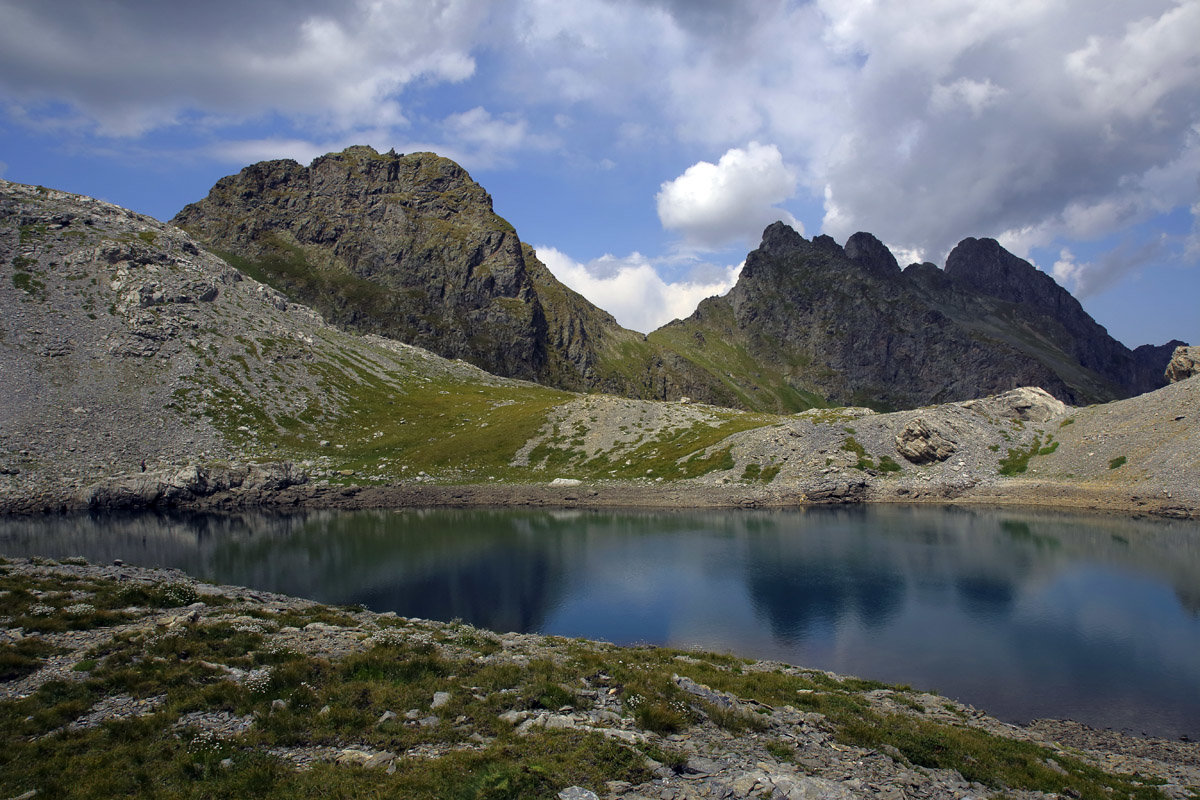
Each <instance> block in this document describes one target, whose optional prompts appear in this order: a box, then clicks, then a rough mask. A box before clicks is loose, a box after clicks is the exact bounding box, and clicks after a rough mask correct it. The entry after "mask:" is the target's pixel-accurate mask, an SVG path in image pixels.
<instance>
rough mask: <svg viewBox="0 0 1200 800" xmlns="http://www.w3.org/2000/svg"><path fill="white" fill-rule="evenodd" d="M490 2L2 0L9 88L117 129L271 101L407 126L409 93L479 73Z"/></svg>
mask: <svg viewBox="0 0 1200 800" xmlns="http://www.w3.org/2000/svg"><path fill="white" fill-rule="evenodd" d="M488 18H489V14H488V4H487V3H486V2H484V1H483V0H355V2H346V3H342V2H336V1H335V0H299V2H285V0H263V2H254V3H245V2H240V0H210V2H205V3H146V2H139V1H138V0H112V2H106V3H93V2H88V0H64V1H63V2H56V3H41V2H21V0H4V2H0V90H2V91H3V92H4V93H5V94H7V95H9V96H10V97H15V98H19V99H20V101H21V102H22V103H26V104H36V103H38V102H41V101H52V102H53V103H65V104H67V105H68V106H70V107H71V108H72V109H74V110H76V111H78V112H79V113H82V114H84V115H85V116H86V117H88V118H89V119H91V120H94V121H95V123H96V124H97V125H98V126H99V129H100V131H101V132H103V133H105V134H107V135H112V136H135V135H139V134H141V133H144V132H146V131H148V130H152V129H154V128H159V127H162V126H168V125H173V124H177V123H179V122H181V121H183V120H184V119H190V117H189V116H188V115H192V114H200V115H201V116H202V117H205V116H214V117H218V118H219V117H224V116H231V117H234V118H243V117H247V116H256V115H259V114H262V113H264V112H266V111H269V110H274V111H278V112H282V113H285V114H294V115H303V116H307V117H310V118H311V119H312V120H313V121H314V124H319V125H326V126H329V127H331V128H333V129H348V128H357V127H362V126H367V127H371V126H380V125H382V126H398V125H402V124H404V122H405V120H406V117H405V114H404V110H403V108H402V107H401V105H400V103H399V101H398V100H397V93H398V92H399V91H400V90H401V89H402V88H403V87H405V86H407V85H408V84H410V83H412V82H413V81H416V80H418V79H425V80H431V81H461V80H464V79H466V78H468V77H469V76H471V75H472V74H473V72H474V70H475V61H474V58H473V57H472V55H471V53H470V49H471V47H472V46H473V45H474V44H475V43H476V41H477V39H478V30H479V28H480V26H481V25H482V24H483V23H484V22H485V21H486V20H487V19H488Z"/></svg>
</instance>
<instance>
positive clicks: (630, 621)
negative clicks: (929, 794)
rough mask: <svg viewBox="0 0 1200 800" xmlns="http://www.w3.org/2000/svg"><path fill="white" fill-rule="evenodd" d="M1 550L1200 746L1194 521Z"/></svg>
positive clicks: (408, 531) (812, 512) (157, 528)
mask: <svg viewBox="0 0 1200 800" xmlns="http://www.w3.org/2000/svg"><path fill="white" fill-rule="evenodd" d="M0 554H4V555H11V556H31V555H40V556H46V557H50V558H57V559H61V558H65V557H68V556H75V555H81V556H84V557H85V558H88V559H89V560H92V561H99V562H106V561H111V560H112V559H116V558H120V559H123V560H124V561H125V562H126V563H130V564H139V565H145V566H165V567H178V568H180V569H182V570H184V571H185V572H187V573H189V574H191V575H195V576H197V577H200V578H204V579H209V580H214V581H218V582H222V583H233V584H238V585H244V586H251V587H255V588H261V589H268V590H271V591H276V592H284V593H287V594H292V595H298V596H301V597H309V598H313V599H315V600H320V601H322V602H327V603H336V604H362V605H364V606H367V607H368V608H370V609H372V610H375V611H395V612H396V613H398V614H400V615H403V616H410V617H426V618H432V619H441V620H450V619H454V618H460V619H462V620H464V621H467V622H470V623H472V624H474V625H478V626H480V627H485V628H490V629H493V630H498V631H521V632H538V633H549V634H558V635H562V636H571V637H575V636H578V637H586V638H590V639H602V640H607V641H611V642H616V643H621V644H625V643H652V644H662V645H670V646H672V647H680V648H693V647H696V648H702V649H706V650H716V651H721V652H724V651H732V652H734V653H737V654H738V655H743V656H747V657H751V658H769V659H778V660H781V661H786V662H789V663H793V664H798V665H802V666H806V667H815V668H819V669H827V670H832V671H834V672H839V673H843V674H850V675H857V676H860V677H864V678H874V679H878V680H882V681H887V682H890V683H905V684H910V685H912V686H913V687H914V688H920V689H929V690H937V691H939V692H941V693H942V694H944V695H947V696H950V697H954V698H956V699H959V700H962V701H964V702H968V703H971V704H973V705H975V706H977V707H979V708H982V709H984V710H986V711H988V712H989V713H991V714H993V715H995V716H998V717H1000V718H1001V719H1006V720H1010V721H1015V722H1023V721H1028V720H1030V719H1034V718H1038V717H1059V718H1070V719H1075V720H1078V721H1080V722H1084V723H1086V724H1089V725H1092V726H1094V727H1112V728H1117V729H1124V730H1130V731H1133V732H1135V733H1143V732H1145V733H1149V734H1152V735H1158V736H1167V737H1172V738H1174V737H1178V736H1183V735H1187V736H1189V737H1190V738H1192V739H1197V738H1200V523H1196V522H1183V521H1160V520H1138V519H1129V518H1121V517H1112V516H1081V515H1068V514H1058V513H1050V512H1045V513H1032V512H1024V511H1007V510H981V509H974V510H968V509H961V508H951V509H943V508H928V507H902V506H896V507H892V506H867V507H851V508H811V509H805V510H789V511H721V512H710V511H705V512H688V511H671V512H667V511H663V512H643V511H627V512H612V511H573V510H572V511H551V510H541V509H539V510H510V509H496V510H448V509H440V510H412V509H405V510H388V511H363V512H332V511H330V512H324V511H321V512H307V513H301V514H295V515H289V516H271V515H260V514H244V515H236V516H216V515H153V514H140V515H108V516H78V517H44V518H5V519H0Z"/></svg>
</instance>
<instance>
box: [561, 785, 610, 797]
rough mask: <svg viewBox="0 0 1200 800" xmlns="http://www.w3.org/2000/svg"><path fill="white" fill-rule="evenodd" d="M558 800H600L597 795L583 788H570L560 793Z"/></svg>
mask: <svg viewBox="0 0 1200 800" xmlns="http://www.w3.org/2000/svg"><path fill="white" fill-rule="evenodd" d="M558 800H600V798H599V797H597V796H596V793H595V792H593V791H592V790H590V789H584V788H583V787H582V786H568V787H567V788H566V789H563V790H562V791H561V792H559V793H558Z"/></svg>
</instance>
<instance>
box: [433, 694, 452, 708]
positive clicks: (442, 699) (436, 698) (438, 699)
mask: <svg viewBox="0 0 1200 800" xmlns="http://www.w3.org/2000/svg"><path fill="white" fill-rule="evenodd" d="M449 702H450V693H449V692H434V693H433V702H432V703H430V704H429V707H430V708H441V707H442V706H444V705H446V704H447V703H449Z"/></svg>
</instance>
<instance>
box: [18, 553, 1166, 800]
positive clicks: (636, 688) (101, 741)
mask: <svg viewBox="0 0 1200 800" xmlns="http://www.w3.org/2000/svg"><path fill="white" fill-rule="evenodd" d="M0 581H3V586H4V591H5V592H6V593H5V594H3V595H0V603H2V604H3V608H0V613H3V614H5V615H7V614H9V613H10V612H11V611H12V610H14V609H15V610H21V609H22V608H24V607H26V606H28V605H29V604H30V603H31V602H45V601H57V600H62V599H72V600H78V599H79V596H80V594H81V593H87V594H89V595H90V597H91V598H92V599H93V600H94V602H96V603H97V604H99V605H105V604H106V603H117V602H120V600H121V598H122V597H123V596H124V597H128V596H129V591H128V590H124V589H122V587H121V586H120V585H119V584H116V583H109V582H106V581H91V580H78V579H76V580H71V579H62V580H58V579H30V578H22V577H18V576H14V575H10V574H8V573H7V571H5V572H3V573H0ZM172 586H175V584H160V585H158V587H157V588H156V587H153V586H152V587H150V588H149V589H139V590H138V591H139V592H144V595H145V597H144V599H147V600H153V599H155V598H157V600H158V601H159V602H163V603H167V602H171V601H172V598H175V597H177V594H176V593H174V592H172V591H170V589H171V587H172ZM230 610H231V611H234V612H235V613H238V614H241V613H242V612H243V611H256V610H258V611H261V609H256V608H254V607H251V608H249V609H240V608H234V609H230ZM292 613H293V615H294V616H288V617H283V616H280V617H279V618H278V619H276V620H275V621H271V617H272V615H269V614H265V613H260V614H252V615H251V616H259V617H261V618H262V620H263V621H262V625H261V626H260V627H263V628H265V629H267V630H271V629H274V628H276V627H278V626H279V625H281V624H283V623H287V624H297V625H298V624H300V623H302V622H304V621H305V620H313V621H318V620H331V621H334V622H331V623H329V624H335V623H337V624H350V623H352V622H353V619H352V618H351V617H349V616H348V613H347V612H346V611H344V610H340V609H334V608H328V607H323V606H312V607H306V608H303V609H299V610H298V611H295V612H292ZM380 622H382V623H384V624H385V625H386V626H387V627H384V628H382V629H379V630H378V632H377V633H375V635H374V638H373V639H372V640H370V641H366V642H362V643H361V644H360V645H359V648H358V649H357V650H355V651H353V652H351V653H350V654H349V655H347V656H346V657H344V658H342V659H341V660H334V661H331V660H327V659H325V658H322V657H316V656H311V655H306V654H303V653H297V652H292V651H289V650H285V649H280V648H278V647H274V646H270V644H269V639H268V638H267V636H266V635H264V634H263V633H260V632H257V631H255V630H249V629H245V626H243V625H240V624H239V625H234V624H232V623H230V622H223V621H206V622H201V623H199V624H193V625H186V626H183V627H180V628H172V629H165V628H158V629H152V628H151V629H140V630H132V631H129V632H126V633H123V634H119V635H114V636H112V637H111V638H110V639H108V640H107V641H103V642H102V643H101V644H99V645H97V646H96V647H94V648H93V649H92V650H91V651H90V652H89V653H87V654H86V656H85V657H84V659H83V660H82V661H81V662H80V667H84V666H85V665H86V669H80V670H79V671H77V673H76V674H77V675H78V676H79V679H78V680H76V681H70V682H68V681H49V682H47V683H45V684H43V685H42V686H41V687H40V688H38V689H37V690H36V691H35V692H33V693H32V694H30V695H28V696H25V697H16V698H11V699H8V700H4V701H0V796H3V797H14V796H18V795H21V794H23V793H25V792H27V791H29V790H30V789H34V788H36V789H37V790H38V794H39V796H46V797H62V798H68V799H72V800H73V799H74V798H102V797H113V796H137V797H148V798H176V797H183V798H236V797H251V796H252V797H265V798H291V797H300V798H318V797H343V798H358V797H364V798H365V797H406V798H410V797H411V798H510V797H512V798H553V797H554V796H555V795H556V793H557V792H558V791H559V790H561V789H562V788H563V787H564V786H570V785H579V786H584V787H588V788H591V789H592V790H594V791H597V792H601V791H603V789H604V785H605V783H606V782H607V781H612V780H624V781H628V782H630V783H633V784H637V783H640V782H642V781H645V780H648V779H649V778H651V777H652V776H651V774H650V772H649V770H648V769H647V766H646V763H645V759H646V758H651V759H653V760H654V761H656V762H658V763H661V764H665V765H666V766H668V767H670V768H674V769H681V768H682V767H683V765H684V764H685V763H686V761H687V756H686V754H684V753H682V752H681V751H679V750H677V749H675V748H674V747H672V746H671V745H670V744H669V743H668V742H665V741H663V740H657V741H649V742H644V743H641V744H636V745H630V744H627V743H623V742H619V741H614V740H611V739H607V738H604V737H601V736H599V735H597V734H593V733H587V732H581V731H577V730H542V729H535V730H534V731H532V732H531V733H530V734H529V735H527V736H517V735H516V734H515V731H514V729H513V726H512V725H510V724H509V723H506V722H504V721H502V720H500V719H499V715H500V714H501V713H503V712H504V711H507V710H510V709H517V710H520V709H527V710H530V711H537V710H550V711H552V712H553V711H558V710H559V709H562V708H567V709H572V710H580V711H587V710H588V708H589V706H590V703H591V699H590V697H589V696H585V695H583V694H581V693H580V692H579V689H580V688H581V687H583V686H584V685H585V684H586V685H589V686H592V687H595V688H598V689H600V690H601V691H603V692H606V693H612V695H615V697H617V698H618V699H619V701H620V703H621V705H622V707H623V708H624V711H625V713H626V714H628V715H631V716H632V717H633V718H634V719H635V720H636V721H637V723H638V724H639V725H640V726H641V727H642V728H643V729H647V730H651V731H654V732H656V733H659V734H661V735H664V736H669V735H672V734H674V733H682V732H686V731H688V730H689V729H690V728H692V727H694V726H696V725H701V724H704V725H716V726H718V727H720V728H721V729H723V730H725V731H727V732H728V733H730V734H732V735H734V736H747V735H749V734H751V733H755V734H758V735H760V736H761V737H762V738H763V740H764V742H765V744H764V747H765V749H766V752H767V753H768V754H769V755H770V756H771V757H773V758H775V759H777V760H780V761H791V760H794V759H795V758H796V751H795V750H794V748H793V747H792V746H791V745H789V744H787V743H785V742H783V741H781V740H779V739H778V738H776V737H775V735H774V734H773V733H772V732H777V731H779V728H778V727H777V723H776V714H775V712H774V709H780V708H783V707H784V706H792V707H794V708H796V709H798V710H800V711H813V712H818V713H820V714H822V715H824V722H823V723H822V725H823V726H824V727H826V728H828V729H829V730H830V731H831V732H832V733H833V735H834V736H835V738H836V740H837V741H838V742H840V743H842V744H843V745H854V746H859V747H866V748H870V749H874V750H879V749H882V748H885V747H887V748H895V751H896V752H898V754H899V757H900V758H901V759H904V760H906V761H908V762H910V763H912V764H915V765H919V766H923V767H931V768H939V769H953V770H957V771H959V772H960V773H961V774H962V775H963V776H964V778H966V779H967V780H970V781H978V782H980V783H982V784H984V785H985V786H987V787H989V788H991V789H993V790H994V791H997V792H1005V791H1006V790H1023V791H1041V792H1046V793H1058V794H1063V795H1067V796H1071V797H1077V798H1080V800H1114V799H1115V800H1162V795H1161V793H1160V792H1159V791H1158V790H1157V789H1156V788H1155V787H1154V786H1153V785H1150V784H1152V783H1153V782H1152V781H1149V780H1146V779H1138V780H1137V781H1136V782H1135V780H1134V779H1133V778H1129V777H1124V776H1117V775H1111V774H1107V773H1104V772H1101V771H1099V770H1097V769H1095V768H1092V767H1089V766H1087V765H1085V764H1083V763H1082V762H1080V761H1078V760H1076V759H1073V758H1072V757H1070V756H1068V755H1064V754H1061V753H1056V752H1052V751H1050V750H1047V749H1045V748H1042V747H1039V746H1036V745H1032V744H1029V743H1027V742H1022V741H1016V740H1011V739H1005V738H1003V737H998V736H994V735H992V734H988V733H986V732H984V731H981V730H977V729H974V728H969V727H967V726H965V725H964V724H959V723H947V722H945V721H937V720H934V719H927V718H926V717H924V716H923V715H921V714H918V713H911V714H910V713H908V712H904V713H882V712H880V711H878V710H874V709H873V708H872V706H871V704H870V702H869V701H868V699H867V698H866V697H865V696H864V693H866V692H872V691H876V690H878V689H883V688H889V687H886V686H885V685H884V684H881V683H878V682H875V681H864V680H858V679H854V678H846V679H841V678H837V677H833V676H830V675H826V674H825V673H822V672H806V671H801V670H796V669H794V668H787V669H784V668H775V669H770V670H766V669H762V668H761V667H759V666H758V665H755V664H753V663H752V662H748V661H745V660H743V659H739V658H737V657H735V656H732V655H728V654H725V655H722V654H715V653H703V652H694V651H688V652H683V651H678V650H672V649H669V648H657V647H629V648H619V647H615V646H612V645H605V644H598V643H590V642H583V641H580V640H570V641H568V640H561V639H559V640H555V639H548V640H547V644H548V645H550V646H553V647H554V648H555V649H554V651H553V653H552V654H548V656H547V657H539V658H532V659H530V660H528V662H527V663H522V664H518V663H514V662H511V661H489V660H486V659H482V658H480V657H479V656H480V655H481V654H482V653H484V652H494V651H495V649H496V648H498V644H497V643H496V641H495V637H493V636H492V635H491V634H489V633H487V632H484V631H477V630H476V629H474V628H471V627H470V626H465V625H461V624H457V623H450V624H437V623H417V625H416V627H415V628H414V627H413V625H412V624H411V623H407V622H405V621H403V620H399V619H391V620H387V619H383V620H380ZM414 634H420V635H421V637H422V638H429V637H432V638H434V639H436V640H438V641H442V642H446V643H448V644H453V645H454V647H456V648H466V652H465V653H463V652H462V651H459V650H455V651H453V652H456V653H459V655H453V656H452V655H449V652H450V651H447V650H444V649H439V648H438V647H436V646H434V645H433V644H431V643H430V642H429V641H421V639H420V638H418V637H417V636H414ZM57 652H60V651H59V650H58V649H56V648H53V647H51V646H49V645H47V644H46V643H45V642H44V641H42V640H40V639H38V638H37V637H32V636H29V637H27V638H26V639H24V640H22V641H21V642H19V643H17V644H16V645H14V646H5V647H4V648H0V668H3V669H4V670H7V671H6V672H2V673H0V675H3V676H6V677H5V679H11V678H10V677H8V676H12V675H17V676H19V675H24V674H28V673H29V672H30V671H32V669H35V668H36V666H37V665H38V664H40V663H43V662H44V661H45V659H47V658H49V657H50V656H52V655H54V654H55V653H57ZM217 665H224V666H225V667H227V668H234V669H239V670H243V671H244V672H248V673H249V674H251V675H255V676H257V677H256V678H255V679H254V680H249V679H247V680H245V681H244V682H242V683H235V682H234V681H231V680H229V679H228V678H227V675H228V673H227V671H226V670H225V669H223V668H222V667H221V666H217ZM677 674H678V675H684V676H687V677H689V678H691V679H692V680H693V681H695V682H697V683H700V684H703V685H705V686H708V687H711V688H712V689H713V690H715V691H717V692H722V693H726V694H727V695H729V696H732V697H734V698H737V700H736V702H734V703H732V704H730V703H727V702H724V701H722V702H721V703H714V702H709V701H707V700H701V699H700V698H699V697H697V696H696V695H693V694H691V693H689V692H687V691H685V690H684V689H682V688H681V687H680V685H679V684H678V683H677V681H676V680H675V679H674V677H673V676H674V675H677ZM890 688H891V690H892V692H893V694H892V697H893V699H894V700H895V701H896V703H897V704H898V705H899V706H901V707H903V708H910V709H917V708H920V707H921V706H920V704H918V703H917V702H916V701H915V700H914V699H912V697H911V696H910V691H911V690H909V689H908V688H907V687H890ZM438 691H445V692H448V693H449V696H450V700H449V702H448V703H447V704H446V705H445V706H442V707H441V708H439V709H436V710H434V709H431V707H430V705H431V699H432V697H433V694H434V692H438ZM118 694H125V695H131V696H133V697H136V698H151V697H154V698H162V701H161V704H160V705H159V706H158V707H157V709H156V710H155V711H153V712H152V713H149V714H147V715H146V716H143V717H139V718H134V719H127V720H123V721H110V722H106V723H104V724H102V725H100V726H98V727H94V728H87V729H80V730H69V729H65V728H64V726H65V725H67V724H68V723H70V722H71V721H72V720H76V719H78V718H79V717H80V716H81V715H83V714H84V713H86V712H87V711H88V709H89V708H91V707H92V706H93V705H94V704H95V703H96V702H97V701H98V700H100V699H101V698H105V697H111V696H114V695H118ZM610 696H611V695H610ZM275 700H284V701H285V702H286V707H284V708H282V709H278V708H272V702H273V701H275ZM325 706H329V707H330V711H329V712H327V713H321V712H320V709H322V708H324V707H325ZM947 707H948V708H949V709H950V710H951V711H953V712H955V713H956V714H957V713H958V708H957V706H955V705H953V704H947ZM407 709H415V710H416V711H417V713H418V715H422V716H423V715H432V716H434V717H436V718H437V721H436V723H435V724H432V725H414V724H406V720H405V718H404V716H403V712H404V711H406V710H407ZM199 710H219V711H226V712H229V713H231V714H234V715H252V716H253V717H254V718H255V720H256V721H255V724H254V725H253V727H251V728H250V729H249V730H248V731H247V732H246V733H245V734H243V735H242V736H240V737H238V738H237V739H225V738H221V737H211V736H204V735H201V734H199V733H197V732H196V731H195V730H192V729H182V730H180V729H177V728H175V727H174V722H175V720H177V719H178V718H179V716H180V715H181V714H184V713H188V712H192V711H199ZM389 710H390V711H393V712H396V713H399V714H400V715H401V716H399V717H397V718H396V719H393V720H390V721H385V722H382V723H381V722H379V721H378V720H380V718H381V716H382V715H383V712H385V711H389ZM453 720H467V721H468V724H466V725H458V724H455V723H453V722H452V721H453ZM470 732H477V733H480V734H482V735H483V736H485V737H488V738H487V739H486V740H485V743H484V744H482V745H474V744H472V743H471V741H470V740H469V739H468V734H469V733H470ZM310 744H311V745H322V746H330V747H335V748H341V747H345V746H348V745H353V746H357V747H366V748H370V749H373V750H384V749H386V750H390V751H392V752H396V753H400V752H404V751H405V750H407V749H408V748H412V747H434V746H436V747H444V748H450V751H449V752H448V753H447V754H445V755H443V756H441V757H440V758H432V759H423V758H411V759H410V758H405V759H401V760H399V761H397V762H396V764H397V769H396V770H395V772H394V774H387V773H385V772H383V771H381V770H364V769H362V768H358V767H349V766H339V765H336V764H330V763H318V764H316V765H315V766H314V767H313V768H312V769H311V770H308V771H296V770H295V769H293V768H292V766H291V764H290V763H288V762H287V761H285V760H283V759H282V758H279V757H276V756H272V755H270V754H269V753H268V751H269V750H270V749H271V748H280V747H284V748H286V747H295V746H302V745H310ZM468 744H471V745H472V749H455V748H458V747H461V746H465V745H468ZM889 752H892V751H891V750H889ZM1049 759H1053V761H1054V762H1055V764H1057V765H1058V767H1059V768H1055V767H1054V766H1052V765H1051V764H1050V763H1049V761H1048V760H1049ZM223 762H224V763H223Z"/></svg>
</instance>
